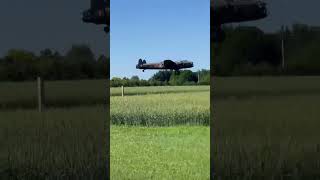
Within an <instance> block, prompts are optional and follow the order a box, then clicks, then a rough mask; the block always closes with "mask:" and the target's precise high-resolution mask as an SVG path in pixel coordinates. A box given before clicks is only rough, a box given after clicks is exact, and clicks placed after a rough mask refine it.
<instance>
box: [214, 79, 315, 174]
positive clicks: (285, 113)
mask: <svg viewBox="0 0 320 180" xmlns="http://www.w3.org/2000/svg"><path fill="white" fill-rule="evenodd" d="M319 80H320V78H319V77H280V78H277V77H264V78H253V77H250V78H218V79H217V80H216V83H215V84H216V87H215V89H213V92H212V93H213V107H214V114H213V117H214V118H213V132H214V137H213V139H212V142H213V151H214V156H213V158H214V162H215V166H214V167H215V173H216V179H294V178H296V179H320V173H319V168H320V141H319V137H320V131H319V127H320V121H319V117H320V111H319V107H320V90H319V83H316V81H318V82H319Z"/></svg>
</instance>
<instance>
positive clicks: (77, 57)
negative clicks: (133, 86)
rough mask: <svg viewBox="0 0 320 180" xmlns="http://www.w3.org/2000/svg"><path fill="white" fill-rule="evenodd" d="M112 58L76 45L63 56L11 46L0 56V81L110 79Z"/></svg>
mask: <svg viewBox="0 0 320 180" xmlns="http://www.w3.org/2000/svg"><path fill="white" fill-rule="evenodd" d="M109 62H110V60H109V57H106V56H105V55H100V56H98V57H97V58H96V57H95V55H94V53H93V51H92V50H91V49H90V47H89V46H87V45H83V44H78V45H73V46H72V47H71V48H70V49H69V50H68V51H67V52H66V53H65V54H64V55H62V54H60V53H59V52H58V51H55V50H52V49H49V48H46V49H43V50H41V51H40V53H39V55H36V54H35V53H34V52H31V51H27V50H23V49H11V50H9V51H8V52H7V53H6V55H5V56H4V57H0V81H32V80H35V79H36V78H37V77H39V76H40V77H42V78H43V79H45V80H77V79H101V78H108V77H107V76H108V72H109Z"/></svg>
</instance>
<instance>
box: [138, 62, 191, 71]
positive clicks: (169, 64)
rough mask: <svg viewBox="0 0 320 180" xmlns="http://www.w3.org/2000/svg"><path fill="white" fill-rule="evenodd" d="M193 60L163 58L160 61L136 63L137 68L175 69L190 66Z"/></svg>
mask: <svg viewBox="0 0 320 180" xmlns="http://www.w3.org/2000/svg"><path fill="white" fill-rule="evenodd" d="M192 67H193V62H190V61H175V62H174V61H172V60H164V61H162V62H160V63H138V64H137V66H136V68H137V69H142V70H146V69H168V70H176V71H179V70H180V69H186V68H192Z"/></svg>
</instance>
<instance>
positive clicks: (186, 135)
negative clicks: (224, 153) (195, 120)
mask: <svg viewBox="0 0 320 180" xmlns="http://www.w3.org/2000/svg"><path fill="white" fill-rule="evenodd" d="M209 174H210V129H209V127H200V126H198V127H195V126H176V127H167V128H163V127H162V128H160V127H158V128H150V127H133V126H130V127H128V126H112V128H111V179H114V180H118V179H119V180H124V179H137V180H140V179H168V180H169V179H174V180H176V179H183V180H184V179H201V180H202V179H209Z"/></svg>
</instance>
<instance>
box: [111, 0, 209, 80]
mask: <svg viewBox="0 0 320 180" xmlns="http://www.w3.org/2000/svg"><path fill="white" fill-rule="evenodd" d="M110 36H111V42H110V43H111V44H110V46H111V47H110V48H111V49H110V59H111V77H115V76H116V77H124V76H126V77H131V76H133V75H138V76H139V77H140V78H143V79H148V78H150V77H151V76H152V74H154V73H155V72H157V71H154V70H149V71H148V70H146V71H145V72H144V73H143V72H142V71H141V70H137V69H136V68H135V66H136V64H137V62H138V59H139V58H142V59H146V60H147V62H157V61H162V60H164V59H172V60H192V61H193V62H194V65H195V67H194V68H193V69H192V70H194V71H195V70H198V69H209V68H210V0H197V1H195V0H134V1H133V0H116V1H111V34H110Z"/></svg>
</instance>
